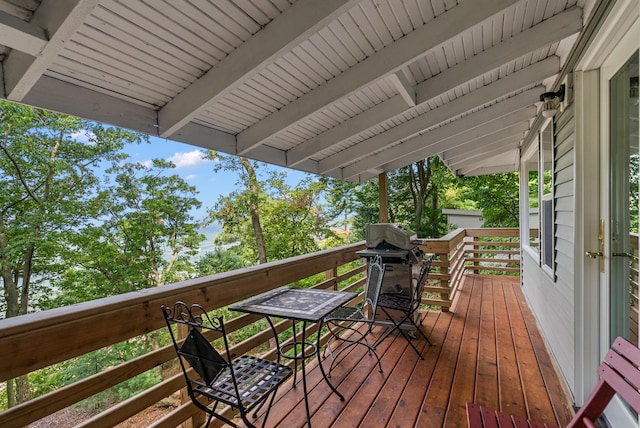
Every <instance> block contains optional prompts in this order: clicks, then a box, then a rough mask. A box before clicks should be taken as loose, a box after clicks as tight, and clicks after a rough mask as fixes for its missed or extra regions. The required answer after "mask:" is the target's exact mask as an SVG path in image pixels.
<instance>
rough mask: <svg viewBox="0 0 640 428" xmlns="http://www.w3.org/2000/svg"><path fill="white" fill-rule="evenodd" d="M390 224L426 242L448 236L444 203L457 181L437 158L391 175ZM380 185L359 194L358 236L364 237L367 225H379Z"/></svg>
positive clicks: (373, 183)
mask: <svg viewBox="0 0 640 428" xmlns="http://www.w3.org/2000/svg"><path fill="white" fill-rule="evenodd" d="M387 178H388V186H389V189H388V193H389V213H388V214H389V221H390V222H391V223H401V224H403V225H404V226H406V227H408V228H410V229H412V230H413V231H415V232H416V233H417V234H418V236H420V237H423V238H429V237H440V236H442V235H443V234H444V233H445V232H446V221H445V219H444V217H443V216H442V207H441V205H440V200H441V199H442V198H443V197H444V193H445V191H446V189H447V188H448V187H449V186H450V185H451V183H452V181H453V180H454V177H453V175H451V173H450V172H449V171H448V169H447V168H446V167H445V166H444V164H443V163H442V162H441V161H440V159H439V158H438V157H437V156H433V157H431V158H428V159H425V160H423V161H419V162H416V163H415V164H412V165H409V166H407V167H404V168H400V169H398V170H396V171H393V172H390V173H388V176H387ZM378 197H379V196H378V181H377V180H370V181H368V182H367V183H364V184H363V185H361V186H360V187H358V190H357V192H356V200H357V203H356V206H355V212H356V214H357V215H356V218H355V219H354V228H355V231H354V232H355V233H356V234H357V235H360V236H361V237H364V230H365V227H366V225H367V224H369V223H377V222H378V218H379V215H378V210H379V200H378Z"/></svg>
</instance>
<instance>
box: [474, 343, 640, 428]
mask: <svg viewBox="0 0 640 428" xmlns="http://www.w3.org/2000/svg"><path fill="white" fill-rule="evenodd" d="M639 368H640V349H638V348H637V347H635V346H634V345H633V344H632V343H631V342H629V341H627V340H626V339H624V338H622V337H618V338H617V339H616V340H615V342H614V343H613V346H612V347H611V349H610V350H609V352H608V353H607V355H606V356H605V358H604V361H603V362H602V363H601V364H600V367H598V374H599V375H600V382H598V385H596V387H595V389H594V390H593V392H592V393H591V395H590V396H589V398H588V399H587V401H586V402H585V404H584V406H582V407H581V408H580V410H579V411H578V413H576V415H575V416H574V417H573V419H572V420H571V422H569V425H567V428H595V420H596V419H598V417H599V416H600V415H601V414H602V412H604V409H605V408H606V407H607V404H609V401H611V399H612V398H613V396H614V395H615V394H616V393H617V394H619V395H620V397H622V398H623V399H624V400H625V401H626V402H627V404H629V406H631V407H632V408H633V409H634V410H635V411H636V412H638V413H640V391H639V389H640V370H639ZM467 422H468V423H469V428H506V427H509V428H520V427H522V428H538V427H540V428H542V427H548V428H551V427H554V426H553V425H547V424H543V423H539V422H534V421H529V420H525V419H522V418H518V417H514V416H511V415H509V414H506V413H503V412H498V411H495V410H490V409H486V408H484V407H481V406H478V405H476V404H473V403H467Z"/></svg>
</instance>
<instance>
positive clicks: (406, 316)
mask: <svg viewBox="0 0 640 428" xmlns="http://www.w3.org/2000/svg"><path fill="white" fill-rule="evenodd" d="M379 308H380V309H382V312H384V313H385V315H386V316H387V318H389V320H390V321H391V322H392V323H393V327H390V328H389V329H387V331H386V332H385V333H384V334H383V335H382V337H380V339H378V341H377V342H376V344H375V345H374V347H375V346H377V345H378V344H379V343H380V342H382V341H383V340H384V339H386V338H387V337H388V336H389V335H390V334H391V333H393V332H394V331H395V330H398V331H399V332H400V334H401V335H402V336H403V337H404V338H405V339H406V340H407V342H409V345H410V346H411V347H412V348H413V350H414V351H416V354H418V357H420V359H421V360H424V357H423V356H422V354H421V353H420V351H419V350H418V348H416V346H415V345H414V344H413V343H412V341H411V337H410V336H409V335H408V334H407V333H406V332H404V331H403V330H402V328H401V326H402V324H403V323H405V322H407V321H408V322H410V323H411V324H412V325H413V326H414V327H415V329H416V330H417V331H418V333H420V335H421V336H422V337H423V338H424V339H425V340H426V341H427V343H428V344H429V346H433V343H431V341H430V340H429V338H428V337H427V336H426V335H425V334H424V332H423V331H422V330H420V328H419V327H418V326H417V325H416V323H415V322H414V321H413V319H411V315H412V313H407V312H405V313H404V316H403V317H402V319H401V320H400V321H398V322H396V320H395V319H394V318H393V317H392V316H391V314H390V313H389V312H388V311H387V310H386V309H385V308H384V307H381V306H379Z"/></svg>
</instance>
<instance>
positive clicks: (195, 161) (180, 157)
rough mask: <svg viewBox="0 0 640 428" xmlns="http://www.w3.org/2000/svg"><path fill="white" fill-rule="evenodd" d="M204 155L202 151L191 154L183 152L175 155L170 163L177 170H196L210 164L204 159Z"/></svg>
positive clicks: (170, 159)
mask: <svg viewBox="0 0 640 428" xmlns="http://www.w3.org/2000/svg"><path fill="white" fill-rule="evenodd" d="M202 156H203V153H202V151H200V150H193V151H191V152H182V153H175V154H174V155H173V156H171V157H170V158H169V159H167V160H168V161H170V162H173V163H174V164H175V166H176V168H177V169H181V168H185V169H195V168H198V167H199V166H200V165H202V164H205V163H207V162H210V161H209V160H207V159H203V157H202Z"/></svg>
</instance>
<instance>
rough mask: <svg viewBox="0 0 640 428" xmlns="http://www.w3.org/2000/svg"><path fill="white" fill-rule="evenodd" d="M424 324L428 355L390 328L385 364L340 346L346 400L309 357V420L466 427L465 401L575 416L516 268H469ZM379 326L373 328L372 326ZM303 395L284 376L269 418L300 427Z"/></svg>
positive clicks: (317, 424)
mask: <svg viewBox="0 0 640 428" xmlns="http://www.w3.org/2000/svg"><path fill="white" fill-rule="evenodd" d="M422 329H423V331H424V332H425V333H427V336H428V337H429V338H430V339H431V341H432V342H433V343H434V346H428V345H427V344H426V342H424V340H419V339H416V345H417V347H418V349H419V350H421V351H422V355H423V357H424V360H419V359H418V358H417V355H416V353H415V352H414V351H413V349H411V348H410V347H409V346H408V344H407V341H406V340H405V339H404V338H402V337H401V336H398V335H392V336H391V337H389V338H387V339H386V340H385V341H384V342H383V343H381V344H380V345H379V346H378V348H377V352H378V355H379V356H380V358H381V361H382V367H383V371H384V372H383V373H379V372H378V367H377V365H376V360H375V358H374V357H372V356H370V355H368V354H367V352H366V349H365V348H364V347H361V346H356V347H353V348H352V349H351V350H350V351H348V353H345V358H344V360H343V361H342V362H340V363H339V364H338V365H337V366H336V367H335V368H334V370H333V373H332V377H331V382H332V383H333V385H335V386H336V387H337V388H338V390H339V391H340V392H341V393H342V394H343V395H344V396H345V401H340V399H339V398H338V396H337V395H335V394H333V393H332V392H331V390H330V389H329V387H328V385H327V384H326V383H325V382H324V381H322V378H321V373H320V370H319V369H318V368H317V364H316V363H315V362H313V363H311V364H309V365H308V374H307V381H308V389H309V403H310V408H311V413H312V426H313V427H314V428H326V427H359V426H362V427H370V426H375V427H383V426H386V427H395V428H405V427H429V428H439V427H445V428H454V427H466V416H465V413H464V410H463V408H464V404H465V403H466V402H467V401H473V402H475V403H477V404H479V405H482V406H487V407H491V408H496V409H501V410H503V411H507V412H511V413H514V414H517V415H520V416H523V417H528V416H532V417H534V418H535V419H537V420H539V421H541V422H546V423H552V424H559V425H560V426H564V425H565V424H566V423H567V422H568V421H569V420H570V419H571V417H572V416H573V413H572V409H571V405H570V401H569V398H568V395H567V392H566V390H565V388H564V385H563V383H562V380H561V379H560V377H559V376H558V374H557V371H556V370H555V368H554V366H553V363H552V358H551V357H550V355H549V353H548V352H547V350H546V347H545V344H544V340H543V339H542V335H541V334H540V332H539V331H538V328H537V324H536V321H535V318H534V317H533V315H532V313H531V311H530V309H529V308H528V306H527V303H526V300H525V298H524V295H523V293H522V290H521V286H520V284H519V278H517V277H507V276H490V275H467V276H465V278H464V282H463V284H462V286H461V288H460V291H459V292H458V296H457V297H456V299H455V300H454V302H453V305H452V310H451V312H448V313H446V312H440V311H427V313H426V314H425V317H424V320H423V325H422ZM381 331H382V328H375V329H374V336H375V335H379V334H381ZM323 365H324V367H325V368H328V366H329V360H328V359H326V360H324V362H323ZM302 398H303V395H302V384H301V383H300V379H299V378H298V385H297V386H296V387H295V388H291V382H289V383H288V384H285V385H284V386H283V387H282V388H281V390H280V391H279V392H278V396H277V398H276V402H275V404H274V406H273V408H272V410H271V414H270V415H269V420H268V423H267V427H287V428H289V427H293V428H296V427H305V426H306V416H305V410H304V402H303V400H302ZM261 413H262V412H261ZM255 423H256V425H258V426H260V424H261V423H262V419H261V418H258V419H257V420H256V422H255ZM211 426H212V427H213V426H220V425H219V424H216V423H215V422H214V423H212V424H211Z"/></svg>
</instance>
